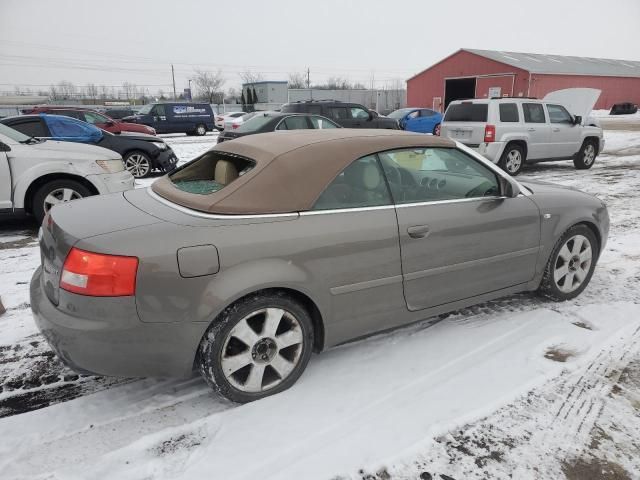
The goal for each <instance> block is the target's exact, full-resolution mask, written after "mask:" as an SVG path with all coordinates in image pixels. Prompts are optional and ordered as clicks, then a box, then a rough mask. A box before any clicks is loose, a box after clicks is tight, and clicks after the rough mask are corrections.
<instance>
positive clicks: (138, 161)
mask: <svg viewBox="0 0 640 480" xmlns="http://www.w3.org/2000/svg"><path fill="white" fill-rule="evenodd" d="M124 167H125V168H126V169H127V170H129V172H131V175H133V177H134V178H145V177H147V176H149V174H150V173H151V159H150V158H149V156H148V155H147V154H146V153H144V152H139V151H135V152H129V153H127V154H126V155H125V157H124Z"/></svg>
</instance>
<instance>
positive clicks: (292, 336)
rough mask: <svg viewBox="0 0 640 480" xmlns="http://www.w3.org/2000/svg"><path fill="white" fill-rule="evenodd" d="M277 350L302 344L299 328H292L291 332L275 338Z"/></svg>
mask: <svg viewBox="0 0 640 480" xmlns="http://www.w3.org/2000/svg"><path fill="white" fill-rule="evenodd" d="M275 339H276V343H277V344H278V348H279V349H280V350H282V349H283V348H287V347H290V346H291V345H297V344H299V343H302V331H301V330H300V329H299V328H292V329H291V330H289V331H287V332H284V333H283V334H282V335H278V336H277V337H275Z"/></svg>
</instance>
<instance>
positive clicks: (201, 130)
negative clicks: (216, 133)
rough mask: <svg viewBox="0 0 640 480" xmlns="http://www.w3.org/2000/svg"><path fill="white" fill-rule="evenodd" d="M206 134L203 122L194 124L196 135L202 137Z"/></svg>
mask: <svg viewBox="0 0 640 480" xmlns="http://www.w3.org/2000/svg"><path fill="white" fill-rule="evenodd" d="M206 134H207V127H206V126H205V125H203V124H199V125H197V126H196V135H198V136H199V137H202V136H204V135H206Z"/></svg>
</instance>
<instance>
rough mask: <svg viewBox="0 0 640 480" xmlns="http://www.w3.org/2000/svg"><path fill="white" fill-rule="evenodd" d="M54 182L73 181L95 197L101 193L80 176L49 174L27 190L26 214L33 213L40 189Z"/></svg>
mask: <svg viewBox="0 0 640 480" xmlns="http://www.w3.org/2000/svg"><path fill="white" fill-rule="evenodd" d="M54 180H73V181H75V182H78V183H80V184H82V185H83V186H85V187H86V188H88V189H89V191H90V192H91V193H92V194H93V195H98V194H99V193H100V192H99V191H98V189H97V188H96V186H95V185H94V184H93V183H91V182H90V181H89V180H87V179H86V178H84V177H81V176H79V175H73V174H71V173H48V174H46V175H42V176H41V177H38V178H36V179H35V180H34V181H32V182H31V184H29V187H28V188H27V191H26V192H25V195H24V209H25V212H27V213H29V214H31V213H33V197H34V195H35V194H36V192H37V191H38V189H39V188H40V187H42V186H43V185H45V184H47V183H49V182H52V181H54Z"/></svg>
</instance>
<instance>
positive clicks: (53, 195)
mask: <svg viewBox="0 0 640 480" xmlns="http://www.w3.org/2000/svg"><path fill="white" fill-rule="evenodd" d="M91 195H93V192H91V190H89V189H88V188H87V187H86V186H85V185H83V184H82V183H80V182H78V181H76V180H68V179H60V180H52V181H51V182H47V183H45V184H44V185H42V186H41V187H40V188H38V190H36V192H35V194H34V195H33V202H32V206H31V212H32V214H33V216H34V217H35V218H36V221H37V222H38V224H41V223H42V219H43V218H44V216H45V214H46V213H47V212H48V211H49V209H51V207H53V206H54V205H57V204H59V203H66V202H69V201H71V200H79V199H81V198H84V197H90V196H91Z"/></svg>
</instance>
